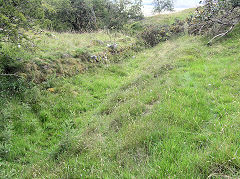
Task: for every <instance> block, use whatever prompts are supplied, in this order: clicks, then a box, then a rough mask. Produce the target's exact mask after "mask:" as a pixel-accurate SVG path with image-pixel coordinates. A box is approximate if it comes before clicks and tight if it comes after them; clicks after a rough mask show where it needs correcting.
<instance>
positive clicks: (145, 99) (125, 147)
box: [0, 28, 240, 178]
mask: <svg viewBox="0 0 240 179" xmlns="http://www.w3.org/2000/svg"><path fill="white" fill-rule="evenodd" d="M65 35H66V36H69V35H68V34H62V36H65ZM92 35H93V34H87V35H86V36H87V37H86V38H85V39H90V37H92ZM70 36H71V39H72V40H73V39H74V37H75V36H74V35H70ZM57 38H58V36H57ZM64 39H65V38H64ZM66 39H67V40H66V44H67V45H63V48H64V49H66V51H69V50H67V48H68V47H69V45H70V44H71V40H70V37H67V38H66ZM46 41H49V42H50V43H51V44H53V43H56V42H55V41H54V40H51V39H46ZM63 42H64V40H63ZM68 42H69V43H68ZM46 44H49V43H45V45H46ZM205 44H206V40H205V39H204V38H202V37H193V36H188V35H185V36H183V37H179V38H176V39H172V40H169V41H166V42H164V43H161V44H159V45H158V46H156V47H154V48H151V49H146V50H143V51H142V52H140V53H138V54H133V55H132V56H131V57H129V58H127V59H125V60H123V61H121V62H118V63H108V64H106V65H101V66H99V67H98V68H92V69H89V70H88V71H87V72H85V73H84V74H78V75H76V76H72V77H59V78H52V79H49V80H48V81H46V82H44V83H43V84H41V85H38V86H35V87H33V88H29V89H23V90H22V92H21V93H18V94H14V95H11V96H6V95H5V94H4V93H3V92H0V109H1V111H0V122H1V123H0V128H1V133H0V134H1V136H0V140H1V146H0V167H1V170H0V178H148V177H149V178H174V177H176V178H207V177H210V178H223V177H235V178H238V177H239V176H240V150H239V144H240V133H239V130H240V122H239V121H240V120H239V119H240V115H239V105H240V96H239V90H240V83H239V81H240V74H239V68H240V54H239V51H240V34H239V28H238V29H236V31H235V32H233V33H232V34H231V35H230V36H228V37H227V38H225V39H224V40H222V41H220V42H218V43H216V44H214V45H213V46H212V47H208V46H206V45H205ZM43 46H44V45H43ZM53 46H54V47H55V46H56V45H53ZM76 46H78V45H76ZM60 47H61V44H58V48H56V49H54V48H52V49H53V50H49V51H48V52H47V53H49V54H51V53H54V52H56V51H57V50H59V52H62V49H60ZM71 49H72V48H70V51H71ZM43 55H46V54H43Z"/></svg>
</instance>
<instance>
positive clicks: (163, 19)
mask: <svg viewBox="0 0 240 179" xmlns="http://www.w3.org/2000/svg"><path fill="white" fill-rule="evenodd" d="M194 11H195V8H190V9H186V10H183V11H180V12H174V13H171V14H159V15H155V16H151V17H147V18H145V19H144V20H143V21H142V23H143V24H144V25H151V24H162V25H166V24H172V23H174V21H175V19H179V20H185V19H186V18H187V17H189V16H190V15H191V14H193V13H194Z"/></svg>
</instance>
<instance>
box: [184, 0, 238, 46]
mask: <svg viewBox="0 0 240 179" xmlns="http://www.w3.org/2000/svg"><path fill="white" fill-rule="evenodd" d="M239 22H240V1H239V0H231V1H229V0H219V1H214V0H205V1H204V6H202V7H199V8H197V9H196V12H195V15H194V16H192V17H191V18H189V19H188V24H189V33H190V34H207V35H211V36H214V37H213V39H211V40H210V41H209V44H210V43H211V42H212V41H213V40H214V39H215V38H217V37H222V36H225V35H227V34H228V33H229V32H231V31H232V30H233V29H234V27H235V26H236V25H237V24H238V23H239Z"/></svg>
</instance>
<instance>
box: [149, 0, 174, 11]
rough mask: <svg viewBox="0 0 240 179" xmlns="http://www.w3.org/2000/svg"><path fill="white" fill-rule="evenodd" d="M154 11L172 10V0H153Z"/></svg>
mask: <svg viewBox="0 0 240 179" xmlns="http://www.w3.org/2000/svg"><path fill="white" fill-rule="evenodd" d="M153 5H154V12H158V13H160V12H162V11H173V5H174V4H173V0H154V1H153Z"/></svg>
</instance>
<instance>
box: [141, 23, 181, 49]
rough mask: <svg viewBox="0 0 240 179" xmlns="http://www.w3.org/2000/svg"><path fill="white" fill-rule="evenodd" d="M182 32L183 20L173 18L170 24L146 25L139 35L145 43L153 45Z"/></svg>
mask: <svg viewBox="0 0 240 179" xmlns="http://www.w3.org/2000/svg"><path fill="white" fill-rule="evenodd" d="M182 32H184V21H181V20H178V19H175V22H174V23H173V24H171V25H161V26H160V25H151V26H147V27H146V28H145V30H144V31H142V32H141V33H140V37H141V38H142V39H143V41H144V44H145V45H147V46H151V47H153V46H155V45H157V44H158V43H160V42H163V41H166V40H168V39H169V38H170V37H172V36H174V35H177V34H180V33H182Z"/></svg>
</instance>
